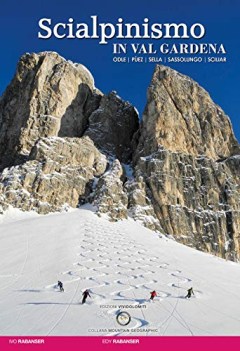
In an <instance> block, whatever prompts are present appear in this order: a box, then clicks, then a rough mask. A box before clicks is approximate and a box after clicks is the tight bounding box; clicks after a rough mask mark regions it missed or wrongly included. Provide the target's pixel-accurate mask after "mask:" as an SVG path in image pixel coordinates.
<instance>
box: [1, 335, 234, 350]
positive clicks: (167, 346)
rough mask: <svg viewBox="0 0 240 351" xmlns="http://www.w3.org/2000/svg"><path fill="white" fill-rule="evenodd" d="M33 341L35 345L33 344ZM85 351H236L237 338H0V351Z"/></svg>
mask: <svg viewBox="0 0 240 351" xmlns="http://www.w3.org/2000/svg"><path fill="white" fill-rule="evenodd" d="M33 342H35V343H33ZM130 342H131V343H130ZM83 347H85V349H86V350H89V351H90V350H96V351H102V350H105V351H106V350H112V349H117V350H119V349H124V351H125V350H127V351H128V350H135V349H137V350H140V351H141V350H144V351H146V350H148V348H151V347H152V348H153V347H154V348H155V350H156V351H157V350H159V349H161V350H173V349H174V350H177V351H180V350H184V351H187V350H193V347H194V351H200V350H201V351H203V350H217V351H226V350H229V349H230V350H237V349H240V337H238V336H237V337H87V336H85V337H84V336H81V337H62V336H61V337H41V336H36V337H32V336H31V337H27V336H19V337H18V336H13V337H0V350H1V351H28V350H30V349H31V350H33V351H35V350H36V351H41V350H44V351H45V350H46V351H53V350H58V351H68V350H69V351H75V350H76V351H78V350H81V349H82V348H83Z"/></svg>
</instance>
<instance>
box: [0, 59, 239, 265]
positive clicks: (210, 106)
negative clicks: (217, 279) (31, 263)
mask: <svg viewBox="0 0 240 351" xmlns="http://www.w3.org/2000/svg"><path fill="white" fill-rule="evenodd" d="M239 150H240V149H239V144H238V143H237V141H236V138H235V137H234V134H233V131H232V127H231V123H230V120H229V118H228V117H227V116H226V115H225V113H224V112H223V111H222V109H221V108H220V107H219V106H217V105H216V104H214V102H213V101H212V100H211V98H210V96H209V94H208V93H207V92H206V91H205V90H204V89H203V88H202V87H200V86H199V85H198V84H197V83H196V82H194V81H193V80H192V79H191V78H189V77H187V76H184V75H182V74H180V73H178V72H176V71H174V70H172V69H170V68H168V67H164V66H156V68H155V71H154V74H153V77H152V81H151V84H150V86H149V89H148V92H147V102H146V107H145V111H144V114H143V118H142V121H141V124H140V126H139V119H138V113H137V111H136V109H135V108H134V106H133V105H131V104H130V103H129V102H127V101H124V100H123V99H121V98H120V97H119V96H118V95H117V93H116V92H114V91H112V92H111V93H109V94H103V93H101V92H100V91H99V90H98V89H97V88H96V87H95V83H94V79H93V77H92V75H91V73H90V72H89V71H88V70H87V69H86V68H85V67H84V66H83V65H81V64H76V63H72V62H71V61H67V60H65V59H64V58H62V57H61V56H60V55H58V54H57V53H53V52H43V53H39V54H25V55H23V57H22V58H21V59H20V61H19V64H18V66H17V72H16V74H15V76H14V78H13V80H12V82H11V83H10V85H9V86H8V88H7V89H6V91H5V93H4V95H3V96H2V98H1V100H0V212H4V211H5V210H6V209H7V208H8V207H9V206H13V207H17V208H20V209H22V210H24V211H29V210H34V211H37V212H39V213H43V214H45V213H49V212H54V211H61V210H63V209H67V208H68V207H69V206H70V207H78V206H81V205H82V204H84V203H92V204H93V205H94V206H95V207H96V212H97V213H98V214H99V215H102V214H103V213H104V214H105V215H106V216H107V217H108V218H109V219H110V220H113V221H116V220H120V219H123V218H128V217H132V218H133V219H134V220H136V221H139V222H141V223H142V224H144V225H145V226H146V227H148V228H150V229H152V230H155V231H158V232H161V233H163V234H165V235H168V236H171V237H173V238H174V239H176V240H178V241H179V242H181V243H183V244H186V245H189V246H191V247H195V248H197V249H199V250H202V251H206V252H211V253H214V254H216V255H218V256H221V257H224V258H227V259H231V260H236V261H237V260H239V259H240V241H239V232H240V215H239V214H240V182H239V174H240V152H239Z"/></svg>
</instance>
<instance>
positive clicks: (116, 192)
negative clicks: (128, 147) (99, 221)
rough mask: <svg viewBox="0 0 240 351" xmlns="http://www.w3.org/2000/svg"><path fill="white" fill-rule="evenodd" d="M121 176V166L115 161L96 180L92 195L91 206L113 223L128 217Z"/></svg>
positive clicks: (125, 195) (126, 199) (126, 200)
mask: <svg viewBox="0 0 240 351" xmlns="http://www.w3.org/2000/svg"><path fill="white" fill-rule="evenodd" d="M122 176H123V169H122V166H121V164H120V162H119V161H118V160H117V159H116V160H114V161H113V163H112V165H111V166H110V168H109V169H108V170H107V172H105V173H104V175H102V176H101V177H100V179H99V180H98V184H97V187H96V191H95V194H94V200H93V204H94V205H96V206H97V209H98V211H97V212H98V213H99V214H102V213H104V214H106V215H107V216H108V217H109V218H110V220H113V221H116V220H118V219H123V218H127V217H128V212H127V205H128V197H127V194H126V193H125V192H124V189H123V182H122V180H121V177H122Z"/></svg>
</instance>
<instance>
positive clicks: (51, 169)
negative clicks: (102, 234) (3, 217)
mask: <svg viewBox="0 0 240 351" xmlns="http://www.w3.org/2000/svg"><path fill="white" fill-rule="evenodd" d="M106 166H107V161H106V157H105V156H104V155H102V154H101V153H100V152H99V151H98V150H97V149H96V147H95V146H94V144H93V142H92V141H91V140H90V139H89V138H88V137H84V138H58V137H51V138H41V139H39V141H38V142H37V143H36V145H35V146H34V147H33V149H32V151H31V154H30V160H29V161H27V162H25V163H24V164H22V165H18V166H15V167H11V168H10V169H8V168H6V169H5V170H4V171H3V172H2V174H1V176H0V202H1V204H2V207H3V209H5V208H7V206H8V205H12V206H13V207H18V208H21V209H23V210H24V211H30V210H34V211H36V212H38V213H44V214H45V213H49V212H54V211H60V210H61V209H63V208H64V206H71V207H77V206H78V204H79V203H80V202H81V201H84V200H85V199H86V198H87V196H88V195H89V193H90V191H91V189H90V187H89V184H90V183H91V181H93V179H94V177H97V176H100V175H101V174H103V173H104V171H105V169H106Z"/></svg>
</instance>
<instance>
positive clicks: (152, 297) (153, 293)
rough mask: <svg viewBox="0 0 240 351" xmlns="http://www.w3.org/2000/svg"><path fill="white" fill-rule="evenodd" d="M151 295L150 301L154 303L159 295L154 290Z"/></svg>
mask: <svg viewBox="0 0 240 351" xmlns="http://www.w3.org/2000/svg"><path fill="white" fill-rule="evenodd" d="M150 294H151V297H150V300H152V301H153V299H154V297H156V296H157V293H156V291H155V290H153V291H152V292H151V293H150Z"/></svg>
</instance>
